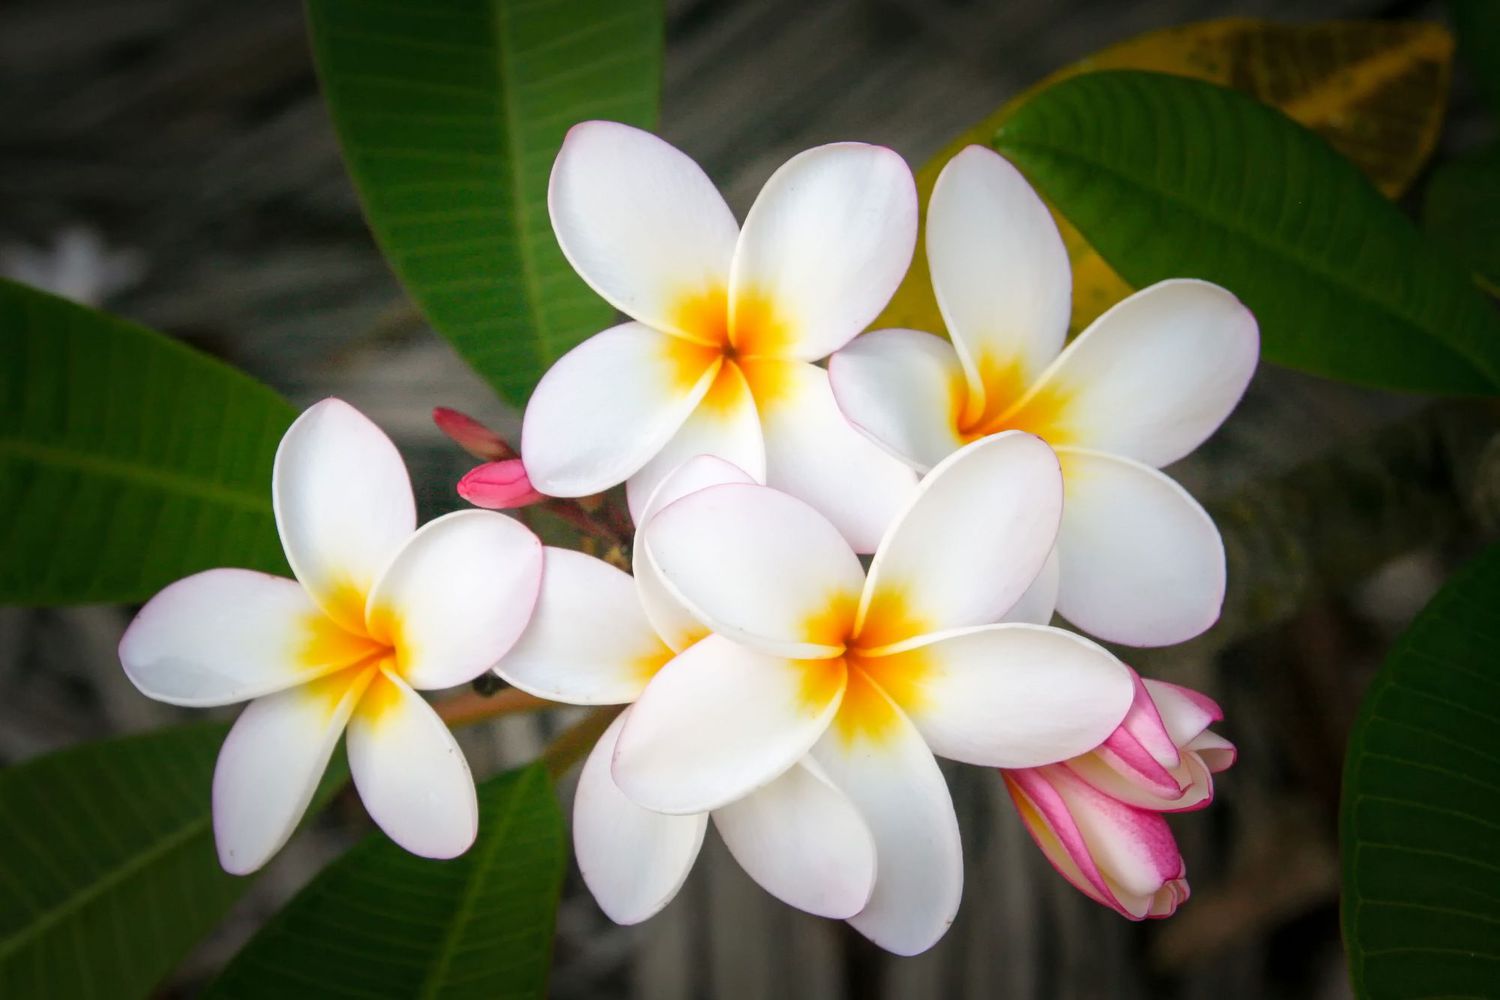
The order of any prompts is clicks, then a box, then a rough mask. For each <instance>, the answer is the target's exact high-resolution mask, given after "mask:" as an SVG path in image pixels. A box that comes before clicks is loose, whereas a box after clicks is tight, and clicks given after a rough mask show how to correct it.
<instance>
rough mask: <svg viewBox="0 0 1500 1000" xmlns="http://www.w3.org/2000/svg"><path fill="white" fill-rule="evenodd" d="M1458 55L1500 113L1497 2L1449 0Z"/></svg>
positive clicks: (1493, 0) (1492, 106)
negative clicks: (1456, 38)
mask: <svg viewBox="0 0 1500 1000" xmlns="http://www.w3.org/2000/svg"><path fill="white" fill-rule="evenodd" d="M1448 14H1449V16H1450V17H1452V19H1453V32H1454V34H1455V35H1457V36H1458V55H1459V58H1460V59H1461V60H1462V61H1463V64H1464V69H1465V70H1466V71H1468V72H1469V73H1470V74H1471V75H1472V76H1473V78H1474V82H1475V83H1477V84H1478V85H1479V89H1480V91H1482V92H1483V94H1484V96H1485V98H1486V100H1488V101H1489V102H1490V110H1491V111H1494V112H1496V113H1500V4H1497V3H1495V0H1448Z"/></svg>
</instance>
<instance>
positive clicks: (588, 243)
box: [521, 122, 917, 552]
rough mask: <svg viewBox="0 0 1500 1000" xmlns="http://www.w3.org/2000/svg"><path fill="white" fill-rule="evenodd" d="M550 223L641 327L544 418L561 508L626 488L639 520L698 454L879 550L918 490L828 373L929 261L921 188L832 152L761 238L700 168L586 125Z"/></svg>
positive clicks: (799, 169)
mask: <svg viewBox="0 0 1500 1000" xmlns="http://www.w3.org/2000/svg"><path fill="white" fill-rule="evenodd" d="M548 206H549V208H550V210H551V214H552V226H553V229H554V230H555V231H556V233H557V239H558V243H559V244H560V245H561V246H562V250H563V253H564V254H566V255H567V258H568V260H569V261H570V262H571V263H572V265H573V267H574V269H575V270H577V272H578V273H579V274H580V275H581V276H582V277H583V279H584V280H585V281H587V282H588V283H589V284H590V285H591V286H592V287H593V288H594V290H595V291H596V292H598V293H599V294H600V295H601V296H603V297H604V298H605V299H606V300H608V301H609V302H610V303H611V304H612V305H614V306H615V307H617V308H618V309H620V310H621V311H622V312H624V313H625V314H626V315H627V316H629V317H631V322H628V323H624V324H622V325H620V326H616V327H612V328H611V329H608V330H605V331H604V332H603V333H600V334H598V335H596V336H594V337H592V338H590V339H589V340H587V341H585V342H584V343H582V344H580V345H579V346H578V347H576V348H575V349H573V350H572V351H570V352H569V353H568V354H566V355H564V356H563V357H562V358H561V359H560V360H559V361H558V362H557V363H556V364H555V365H553V366H552V368H551V369H550V370H549V371H548V372H547V374H546V376H544V377H543V379H542V381H541V383H540V384H539V385H538V386H537V388H536V392H535V393H534V394H533V395H532V397H531V402H530V404H529V405H528V406H527V409H526V416H525V423H524V426H523V428H522V433H521V455H522V458H523V459H524V460H525V462H526V468H527V472H528V473H529V475H530V477H531V482H532V483H533V485H535V486H536V488H537V489H538V490H539V491H541V492H542V493H546V494H549V495H552V496H565V497H571V496H583V495H587V494H592V493H598V492H599V491H601V490H603V489H606V488H608V487H610V486H614V485H615V484H617V483H620V482H622V481H623V482H625V483H626V488H627V493H628V496H629V499H630V505H631V511H632V513H633V514H634V515H635V517H636V521H637V522H638V523H639V522H640V508H641V506H642V504H643V502H644V501H645V500H646V499H647V498H648V497H649V496H650V495H651V493H652V491H653V490H654V489H655V487H656V485H657V484H658V483H660V482H661V480H662V479H663V478H664V477H665V476H666V475H667V474H668V473H670V472H671V471H672V470H673V469H675V468H676V467H677V466H678V465H680V464H682V463H683V462H684V461H686V460H687V459H689V458H691V457H693V456H694V455H698V454H712V455H717V456H719V457H721V458H724V459H726V460H728V461H730V462H733V463H734V464H735V465H737V466H739V467H740V468H742V469H744V470H745V471H746V472H749V473H750V474H751V475H752V476H753V477H754V478H755V479H756V480H757V481H758V482H769V483H770V484H771V485H772V486H775V487H777V488H780V489H784V490H786V491H787V492H790V493H792V494H794V495H797V496H799V497H801V498H803V499H804V500H806V501H807V502H809V503H811V504H812V505H813V506H815V507H817V508H818V509H819V510H820V511H822V512H823V513H824V514H825V516H827V517H829V518H830V519H831V520H833V521H834V523H836V524H837V525H838V526H839V528H840V529H841V530H842V531H843V532H844V533H845V535H846V537H848V538H849V539H850V542H851V544H853V545H854V546H855V548H856V549H859V550H860V551H866V552H867V551H869V550H870V549H873V548H874V546H875V543H876V542H877V541H878V540H879V538H880V534H881V532H882V531H883V530H884V529H885V526H886V524H887V523H888V522H889V520H890V518H891V517H892V516H893V515H894V514H895V513H896V511H898V510H899V509H900V508H901V506H902V504H904V503H905V502H906V500H907V498H908V497H909V495H910V493H911V490H912V488H913V484H914V483H915V477H914V476H913V475H912V473H911V472H910V470H908V469H907V468H905V467H904V466H903V465H902V463H900V462H897V461H894V460H892V459H891V458H890V457H889V456H887V455H886V454H885V453H884V452H882V451H881V450H880V449H879V448H877V447H875V446H873V445H872V444H871V443H870V442H869V441H867V440H865V438H864V437H863V436H861V435H860V434H858V433H856V432H855V431H854V430H853V429H852V428H850V426H849V425H848V422H847V421H846V420H845V419H844V418H843V417H842V416H841V415H840V414H839V412H838V407H837V406H836V405H835V404H834V401H833V394H832V393H831V392H830V390H829V387H828V373H827V372H826V371H824V370H823V369H822V368H819V367H818V366H817V365H815V364H813V362H815V361H817V360H819V359H821V358H823V357H826V356H827V355H828V354H830V353H832V352H833V351H835V350H837V349H838V348H840V347H842V346H843V345H844V344H845V343H847V342H848V341H849V339H850V338H852V337H853V336H854V335H855V334H857V333H859V331H860V330H862V329H864V327H865V326H866V325H867V324H868V323H869V322H870V321H871V320H872V319H874V318H875V316H876V315H877V314H878V313H879V312H880V310H881V309H882V308H883V307H884V306H885V303H886V301H887V300H888V299H889V298H890V296H891V294H892V293H893V292H894V291H895V289H896V286H897V284H898V283H899V282H900V281H901V277H902V275H903V274H904V273H905V272H906V268H907V265H908V264H909V263H910V261H911V254H912V249H913V247H914V246H915V242H916V226H917V199H916V189H915V186H914V184H913V181H912V177H911V172H910V170H909V169H908V168H907V166H906V164H905V162H904V161H903V160H902V159H901V157H900V156H898V155H896V154H895V153H893V152H892V151H890V150H888V149H883V148H880V147H877V146H867V145H864V144H861V143H837V144H834V145H829V146H819V147H818V148H816V149H810V150H808V151H806V152H804V153H801V154H799V155H797V156H795V157H793V158H792V159H791V160H789V161H787V163H786V164H785V165H783V166H782V167H781V169H779V170H778V171H776V173H775V174H774V175H772V177H771V179H770V180H769V181H767V182H766V186H765V188H764V189H763V190H762V191H761V193H760V197H759V198H758V199H757V200H756V202H755V205H754V207H752V208H751V210H750V214H749V215H748V216H747V217H746V219H745V227H744V230H743V231H741V230H740V227H739V226H738V225H737V224H736V223H735V219H734V215H733V213H732V212H731V211H730V210H729V207H728V206H727V205H726V204H725V203H724V200H723V198H721V197H720V196H719V193H718V191H717V190H715V189H714V186H713V183H712V182H711V181H709V179H708V177H707V176H706V175H705V174H704V173H703V171H702V170H701V169H700V168H699V167H698V165H697V164H696V163H694V162H693V161H692V160H690V159H688V157H686V156H685V155H683V154H682V153H681V152H679V151H678V150H677V149H674V148H673V147H672V146H670V145H668V144H667V143H665V142H663V141H662V140H660V139H658V138H656V137H655V136H653V135H651V134H649V133H647V132H642V131H640V130H638V129H634V128H630V127H628V126H625V125H619V124H615V123H613V122H584V123H583V124H581V125H577V126H575V127H574V128H573V129H572V131H570V132H569V133H568V137H567V139H566V140H565V141H564V143H563V146H562V150H561V151H560V152H559V153H558V155H557V162H556V164H555V165H554V166H553V169H552V182H551V187H550V189H549V191H548Z"/></svg>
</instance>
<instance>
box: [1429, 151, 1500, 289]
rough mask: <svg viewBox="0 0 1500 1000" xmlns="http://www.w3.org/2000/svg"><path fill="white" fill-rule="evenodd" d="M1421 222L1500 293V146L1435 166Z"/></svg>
mask: <svg viewBox="0 0 1500 1000" xmlns="http://www.w3.org/2000/svg"><path fill="white" fill-rule="evenodd" d="M1422 225H1423V226H1424V227H1426V229H1427V232H1428V233H1429V234H1430V235H1431V236H1432V238H1433V239H1435V240H1438V241H1440V242H1442V243H1443V244H1444V245H1446V246H1447V247H1448V248H1449V249H1450V250H1452V251H1453V253H1454V254H1455V255H1456V256H1457V257H1458V258H1459V259H1460V260H1461V261H1463V263H1465V264H1467V265H1468V266H1469V267H1470V268H1472V269H1473V271H1474V274H1475V277H1476V279H1477V280H1478V281H1479V283H1480V284H1481V285H1482V286H1484V287H1485V288H1488V289H1489V290H1490V291H1491V292H1494V293H1495V294H1500V145H1495V146H1491V147H1489V148H1488V149H1485V150H1481V151H1479V152H1476V153H1471V154H1469V155H1468V156H1463V157H1459V158H1458V159H1454V160H1449V161H1447V162H1446V163H1443V164H1442V165H1440V166H1439V167H1438V168H1437V169H1435V170H1433V172H1432V178H1431V180H1429V181H1428V182H1427V196H1426V199H1425V200H1424V201H1423V203H1422Z"/></svg>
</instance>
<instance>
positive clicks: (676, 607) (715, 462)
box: [630, 455, 756, 653]
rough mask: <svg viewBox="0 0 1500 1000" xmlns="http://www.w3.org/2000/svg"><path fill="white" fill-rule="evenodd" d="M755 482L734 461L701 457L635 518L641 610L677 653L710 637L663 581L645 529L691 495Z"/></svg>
mask: <svg viewBox="0 0 1500 1000" xmlns="http://www.w3.org/2000/svg"><path fill="white" fill-rule="evenodd" d="M755 481H756V480H755V479H754V478H753V477H752V476H751V475H750V474H749V473H748V472H746V471H745V470H744V469H742V468H740V467H739V466H737V465H735V464H733V463H731V462H726V461H724V460H723V459H721V458H716V457H714V456H713V455H698V456H695V457H693V458H690V459H688V460H687V461H686V462H683V463H682V464H681V465H679V466H678V467H677V468H676V469H675V470H673V471H672V472H671V473H670V474H669V475H668V476H667V477H666V478H665V479H663V480H662V482H661V484H660V485H659V486H657V488H656V490H655V492H653V493H652V494H651V497H650V499H649V500H647V501H646V503H645V504H644V507H645V509H644V510H643V511H642V513H641V516H640V517H639V518H637V519H636V525H637V526H638V527H637V529H636V533H635V540H634V546H633V552H632V555H631V561H630V566H631V569H632V570H634V572H635V585H636V589H637V590H638V591H639V593H640V598H641V607H642V608H643V609H644V610H645V612H646V618H647V619H649V620H650V622H651V625H652V627H653V628H655V629H656V634H657V635H659V636H661V638H662V641H663V642H665V643H666V644H667V645H668V646H670V647H671V648H672V649H673V651H675V652H679V653H680V652H682V651H683V650H684V649H687V648H688V647H689V646H691V645H692V644H693V643H695V642H697V641H698V640H699V639H701V638H703V637H704V636H705V635H707V634H708V626H706V625H704V624H703V623H702V622H700V621H699V620H698V619H697V618H696V617H695V616H694V615H693V613H692V611H690V610H689V609H688V608H686V607H685V606H684V605H683V603H682V602H681V601H680V600H679V599H678V598H677V597H676V596H675V595H674V594H673V593H672V591H671V590H670V589H668V587H667V585H666V582H665V581H663V580H662V578H661V570H660V569H658V568H657V566H656V563H655V562H653V561H652V560H651V555H650V553H649V552H648V551H647V550H646V532H645V531H644V526H645V524H646V522H647V521H649V520H650V519H651V518H652V517H654V516H655V515H656V512H657V511H659V510H661V509H662V508H663V507H665V506H667V505H668V504H670V503H672V502H673V501H674V500H681V499H682V498H683V497H685V496H687V495H688V494H689V493H696V492H697V491H698V490H702V489H707V488H708V487H710V486H722V485H723V484H725V483H745V484H753V483H755Z"/></svg>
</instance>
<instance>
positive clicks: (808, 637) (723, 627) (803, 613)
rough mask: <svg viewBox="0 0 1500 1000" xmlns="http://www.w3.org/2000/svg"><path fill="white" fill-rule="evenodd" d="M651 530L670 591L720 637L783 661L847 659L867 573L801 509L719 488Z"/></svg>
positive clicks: (778, 498) (666, 511)
mask: <svg viewBox="0 0 1500 1000" xmlns="http://www.w3.org/2000/svg"><path fill="white" fill-rule="evenodd" d="M645 530H646V546H647V551H648V552H649V555H650V558H651V559H652V560H653V561H654V562H655V563H656V566H657V568H658V569H659V570H660V571H661V574H662V577H663V578H664V579H665V581H666V583H667V586H668V588H669V589H670V590H671V592H672V593H673V594H674V595H675V596H676V597H677V598H678V599H679V600H680V601H681V602H682V603H683V604H684V605H685V606H686V607H688V608H689V609H691V610H692V611H693V613H694V614H695V615H696V616H697V617H698V619H699V620H700V621H702V622H704V623H705V624H706V625H708V626H709V627H710V628H711V629H712V630H713V631H715V632H718V633H720V634H721V635H726V636H729V637H730V638H733V639H736V640H739V641H742V642H745V643H747V644H750V645H752V646H754V647H756V648H757V649H761V650H764V651H765V652H768V653H775V654H778V655H782V656H791V657H798V658H812V657H820V656H837V655H838V654H839V653H840V652H842V649H843V642H844V639H845V638H846V637H847V635H848V626H849V625H851V624H852V623H853V613H854V607H855V603H856V602H857V601H858V600H859V592H860V588H861V587H862V586H863V585H864V570H863V569H862V568H861V567H860V564H859V557H858V556H856V555H855V554H854V552H853V550H851V549H850V548H849V544H848V543H847V542H845V541H844V539H843V536H841V535H840V534H839V533H838V529H836V528H835V527H834V526H833V525H832V524H830V523H828V521H827V520H826V519H825V518H824V517H823V516H822V515H821V514H819V513H818V512H817V511H815V510H813V509H812V508H811V507H809V506H808V505H807V504H805V503H803V502H802V501H801V500H797V499H795V498H794V497H790V496H787V495H786V494H785V493H779V492H777V491H776V490H773V489H770V488H768V487H765V486H745V485H740V484H726V485H723V486H712V487H709V488H708V489H705V490H699V491H698V492H696V493H693V494H691V495H689V496H686V497H683V498H682V499H681V500H678V501H677V502H676V503H673V504H669V505H668V506H667V507H665V508H663V509H662V511H661V513H659V514H657V515H656V516H655V517H653V518H652V519H651V522H650V523H649V524H647V525H646V529H645Z"/></svg>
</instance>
